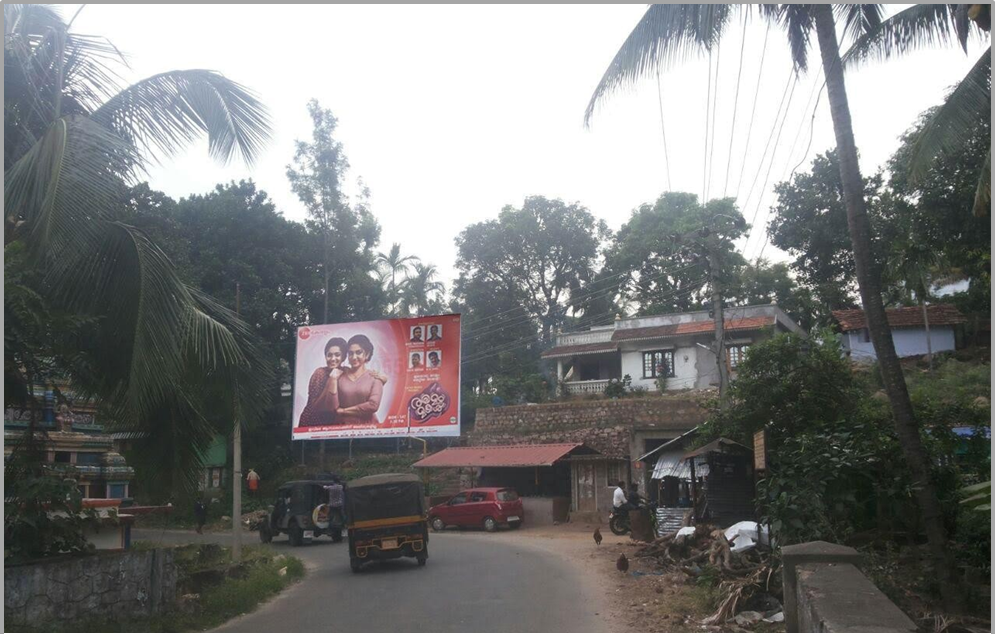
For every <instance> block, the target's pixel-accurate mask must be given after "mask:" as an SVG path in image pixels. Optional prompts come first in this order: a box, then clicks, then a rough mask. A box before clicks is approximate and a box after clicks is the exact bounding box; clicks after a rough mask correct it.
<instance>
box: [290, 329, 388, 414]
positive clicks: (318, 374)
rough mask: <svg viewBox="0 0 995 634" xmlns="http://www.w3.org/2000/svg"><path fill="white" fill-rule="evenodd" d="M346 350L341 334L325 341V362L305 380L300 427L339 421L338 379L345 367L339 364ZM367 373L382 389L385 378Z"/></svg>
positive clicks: (346, 345) (377, 374)
mask: <svg viewBox="0 0 995 634" xmlns="http://www.w3.org/2000/svg"><path fill="white" fill-rule="evenodd" d="M347 349H348V344H347V343H346V340H345V339H343V338H342V337H333V338H332V339H329V340H328V343H326V344H325V365H324V366H323V367H320V368H318V369H317V370H315V371H314V373H313V374H312V375H311V380H310V381H308V386H307V405H305V406H304V411H302V412H301V418H300V426H301V427H314V426H318V425H336V424H341V422H342V421H341V419H340V418H339V416H338V414H337V411H336V410H338V409H339V408H340V407H341V404H340V402H339V395H338V380H339V377H341V376H342V373H343V371H344V370H347V369H348V368H347V367H343V366H342V362H343V361H344V360H345V356H346V350H347ZM369 374H370V375H371V377H372V378H373V379H375V380H376V382H378V383H379V384H380V387H381V389H383V384H385V383H386V382H387V377H385V376H383V375H382V374H379V373H377V372H372V371H371V372H370V373H369Z"/></svg>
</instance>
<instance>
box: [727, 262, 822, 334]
mask: <svg viewBox="0 0 995 634" xmlns="http://www.w3.org/2000/svg"><path fill="white" fill-rule="evenodd" d="M727 297H728V299H729V301H730V303H732V304H734V305H737V304H738V305H742V306H749V305H751V304H772V303H773V304H777V305H778V306H780V307H781V308H782V309H783V310H784V312H786V313H787V314H788V315H789V316H790V317H791V318H792V319H794V320H795V322H797V323H798V325H799V326H801V327H802V328H804V329H805V330H812V329H813V328H814V327H815V326H816V325H818V324H819V323H820V322H825V321H828V315H825V314H820V313H819V311H818V307H817V305H816V302H815V300H814V299H813V297H812V293H811V291H810V290H809V289H808V288H805V287H803V286H801V285H799V284H798V283H797V282H796V281H795V279H794V278H793V277H792V276H791V272H790V271H789V269H788V265H787V264H784V263H783V262H778V263H774V264H772V263H771V262H769V261H767V260H766V259H761V260H759V261H757V262H752V263H750V262H748V263H747V264H746V265H745V266H743V267H741V268H740V269H739V270H738V271H737V276H736V278H735V279H734V280H733V281H732V283H731V284H730V287H729V289H728V292H727Z"/></svg>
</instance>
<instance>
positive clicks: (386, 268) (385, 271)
mask: <svg viewBox="0 0 995 634" xmlns="http://www.w3.org/2000/svg"><path fill="white" fill-rule="evenodd" d="M416 262H418V257H417V256H414V255H401V245H400V244H398V243H396V242H395V243H394V244H392V245H390V250H389V251H387V252H386V253H383V252H381V253H377V259H376V264H377V269H378V270H379V271H380V273H381V275H382V276H383V281H384V286H385V289H384V290H385V292H386V293H387V312H388V313H389V314H391V315H393V314H396V313H397V312H398V311H399V310H400V306H399V303H400V301H401V293H402V290H403V282H404V276H405V275H407V273H408V270H409V269H410V268H411V266H412V265H413V264H415V263H416Z"/></svg>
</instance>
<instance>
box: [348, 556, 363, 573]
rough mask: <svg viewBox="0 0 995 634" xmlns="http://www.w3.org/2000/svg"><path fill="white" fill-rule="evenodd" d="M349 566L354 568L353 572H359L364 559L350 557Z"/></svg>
mask: <svg viewBox="0 0 995 634" xmlns="http://www.w3.org/2000/svg"><path fill="white" fill-rule="evenodd" d="M349 567H350V568H352V571H353V572H359V570H360V569H361V568H362V567H363V562H362V560H360V559H357V558H356V557H350V558H349Z"/></svg>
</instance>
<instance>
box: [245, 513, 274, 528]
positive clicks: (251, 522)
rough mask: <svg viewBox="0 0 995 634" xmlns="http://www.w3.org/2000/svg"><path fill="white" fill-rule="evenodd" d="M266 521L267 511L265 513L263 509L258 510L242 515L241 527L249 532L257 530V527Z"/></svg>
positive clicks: (267, 519) (267, 517)
mask: <svg viewBox="0 0 995 634" xmlns="http://www.w3.org/2000/svg"><path fill="white" fill-rule="evenodd" d="M268 521H269V511H266V510H265V509H259V510H258V511H251V512H249V513H243V514H242V526H244V527H245V528H247V529H249V530H250V531H257V530H259V527H260V526H262V525H263V524H264V523H266V522H268Z"/></svg>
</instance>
